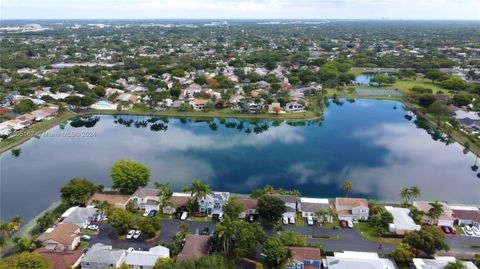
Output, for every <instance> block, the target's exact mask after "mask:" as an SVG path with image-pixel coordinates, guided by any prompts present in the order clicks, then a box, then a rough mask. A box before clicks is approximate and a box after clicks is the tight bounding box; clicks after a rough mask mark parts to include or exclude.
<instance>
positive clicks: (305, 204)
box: [298, 197, 333, 222]
mask: <svg viewBox="0 0 480 269" xmlns="http://www.w3.org/2000/svg"><path fill="white" fill-rule="evenodd" d="M330 209H331V208H330V203H329V202H328V199H318V198H307V197H301V198H300V203H299V204H298V211H300V212H301V213H302V217H303V218H307V217H313V218H314V219H317V217H318V216H317V212H318V211H319V210H324V211H325V212H327V213H328V212H329V210H330ZM323 217H324V220H325V221H327V222H332V220H333V218H332V216H330V215H328V214H326V215H324V216H323Z"/></svg>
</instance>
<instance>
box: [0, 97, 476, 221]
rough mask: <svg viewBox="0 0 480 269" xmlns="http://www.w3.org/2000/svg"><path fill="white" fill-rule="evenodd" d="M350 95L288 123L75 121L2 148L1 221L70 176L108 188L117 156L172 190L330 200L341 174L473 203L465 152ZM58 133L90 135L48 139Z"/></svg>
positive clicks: (392, 191) (38, 202)
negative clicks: (271, 192)
mask: <svg viewBox="0 0 480 269" xmlns="http://www.w3.org/2000/svg"><path fill="white" fill-rule="evenodd" d="M351 102H353V101H351ZM351 102H349V101H347V100H342V101H341V103H340V104H334V103H332V104H330V106H329V108H328V109H327V110H326V114H325V118H324V120H323V121H320V120H317V121H306V122H297V123H295V124H293V123H290V124H288V123H286V122H272V121H263V120H262V121H239V120H234V119H227V120H211V121H206V120H195V119H177V118H168V119H167V118H152V117H147V116H122V117H114V116H99V117H97V118H91V119H90V120H88V121H78V120H77V121H73V122H70V123H68V124H66V125H65V126H64V127H62V126H59V127H56V128H53V129H51V130H49V135H50V137H47V136H44V137H41V138H39V139H37V138H34V139H31V140H30V141H28V142H26V143H25V144H23V145H22V146H21V147H20V149H21V153H20V155H19V156H18V157H15V156H13V154H12V152H11V151H9V152H6V153H4V154H2V155H1V184H0V186H1V198H0V199H1V200H0V204H1V218H2V219H9V218H11V217H12V216H14V215H16V214H20V215H21V216H23V217H24V218H25V219H31V218H33V217H34V216H35V215H37V214H38V213H39V212H41V211H42V210H44V209H45V208H46V207H48V206H49V205H50V204H51V203H52V202H54V201H56V200H58V199H59V190H60V188H61V187H62V186H63V185H64V184H66V183H67V182H68V180H69V179H70V178H73V177H84V178H88V179H90V180H92V181H95V182H96V183H100V184H103V185H105V186H110V183H111V180H110V167H111V166H112V164H113V163H114V162H116V161H117V160H119V159H132V160H135V161H138V162H142V163H144V164H146V165H148V166H150V167H151V169H152V181H161V182H167V181H169V182H171V184H172V187H173V188H174V189H176V190H180V189H181V188H182V187H183V186H185V185H187V184H188V183H189V182H190V181H191V179H193V178H200V179H202V180H203V181H205V182H207V183H208V184H210V185H211V186H212V189H213V190H223V191H230V192H235V193H249V192H250V191H251V190H253V189H255V188H258V187H263V186H264V185H266V184H271V185H273V186H275V187H276V188H285V189H298V190H300V191H301V192H302V193H303V195H304V196H311V197H335V196H342V195H343V192H342V190H341V188H340V186H341V184H342V182H343V181H344V180H345V179H349V180H351V181H353V193H352V194H351V196H359V197H367V198H372V199H379V200H398V199H399V192H400V190H401V189H402V188H403V187H405V186H411V185H417V186H419V187H420V188H421V190H422V198H423V199H439V200H445V201H448V202H452V203H466V204H480V179H478V178H477V176H476V172H473V171H472V170H471V166H472V165H473V164H474V162H475V157H474V155H473V154H471V153H467V154H464V152H463V147H462V146H460V145H458V144H456V143H452V142H448V141H445V139H441V138H440V134H439V133H435V132H434V131H432V130H429V129H428V128H426V127H424V126H423V124H422V122H421V121H416V120H415V118H413V119H412V118H411V117H409V113H408V112H406V111H405V110H404V109H403V108H402V105H401V103H398V102H395V101H378V100H356V101H355V102H353V103H351ZM72 126H74V127H72ZM62 128H63V129H62ZM62 131H63V132H67V133H69V134H74V135H75V134H78V133H81V132H83V133H84V134H85V135H87V136H88V135H89V134H88V133H85V132H94V133H95V136H94V137H65V136H55V135H58V133H60V132H62ZM71 132H73V133H71Z"/></svg>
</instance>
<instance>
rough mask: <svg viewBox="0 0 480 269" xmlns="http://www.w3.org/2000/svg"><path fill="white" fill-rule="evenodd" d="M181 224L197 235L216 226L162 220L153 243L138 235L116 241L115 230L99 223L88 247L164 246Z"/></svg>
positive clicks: (143, 247) (209, 222) (213, 224)
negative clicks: (184, 224)
mask: <svg viewBox="0 0 480 269" xmlns="http://www.w3.org/2000/svg"><path fill="white" fill-rule="evenodd" d="M181 222H185V223H186V224H187V225H188V230H189V231H190V232H191V233H198V232H199V231H200V230H202V229H203V228H205V227H208V228H209V229H210V233H212V232H213V231H214V230H215V224H216V223H215V222H214V221H208V222H194V221H190V220H186V221H180V220H177V219H172V220H162V229H161V231H160V237H159V238H157V239H155V240H153V241H147V238H146V237H145V236H144V235H143V234H142V235H140V237H139V238H138V239H126V240H120V239H117V238H116V232H115V229H114V228H113V227H112V226H111V225H110V224H106V223H100V224H98V226H99V228H100V232H99V233H98V235H92V236H91V237H92V239H91V240H90V245H93V244H96V243H102V244H105V245H112V246H113V248H120V249H128V248H130V247H132V248H134V249H149V248H151V247H153V246H156V245H158V244H162V245H166V244H168V243H170V241H171V240H172V237H173V236H175V234H177V232H178V231H179V230H180V223H181Z"/></svg>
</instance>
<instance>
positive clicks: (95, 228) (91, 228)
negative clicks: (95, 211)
mask: <svg viewBox="0 0 480 269" xmlns="http://www.w3.org/2000/svg"><path fill="white" fill-rule="evenodd" d="M87 229H89V230H95V231H97V230H98V229H99V227H98V225H88V226H87Z"/></svg>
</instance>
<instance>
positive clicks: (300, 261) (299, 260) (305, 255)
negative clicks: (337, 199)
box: [286, 247, 322, 269]
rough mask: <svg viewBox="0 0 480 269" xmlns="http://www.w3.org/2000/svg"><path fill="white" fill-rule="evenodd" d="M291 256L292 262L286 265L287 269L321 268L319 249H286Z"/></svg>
mask: <svg viewBox="0 0 480 269" xmlns="http://www.w3.org/2000/svg"><path fill="white" fill-rule="evenodd" d="M288 248H289V249H290V250H291V251H292V254H293V262H292V263H290V264H288V265H287V267H286V268H287V269H314V268H318V269H320V268H321V265H322V259H321V256H320V249H319V248H310V247H288Z"/></svg>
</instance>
